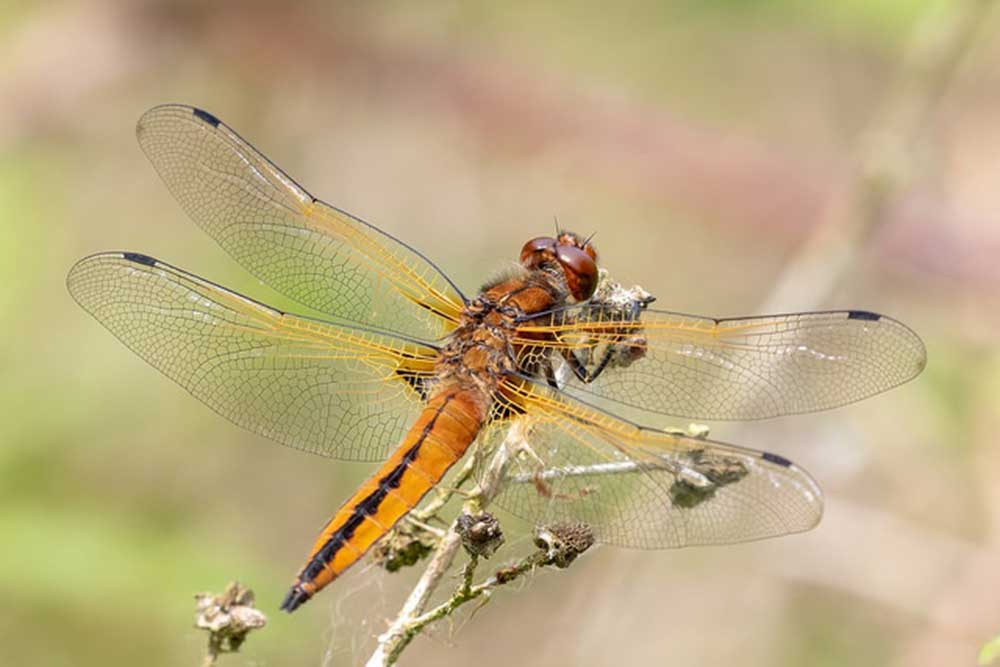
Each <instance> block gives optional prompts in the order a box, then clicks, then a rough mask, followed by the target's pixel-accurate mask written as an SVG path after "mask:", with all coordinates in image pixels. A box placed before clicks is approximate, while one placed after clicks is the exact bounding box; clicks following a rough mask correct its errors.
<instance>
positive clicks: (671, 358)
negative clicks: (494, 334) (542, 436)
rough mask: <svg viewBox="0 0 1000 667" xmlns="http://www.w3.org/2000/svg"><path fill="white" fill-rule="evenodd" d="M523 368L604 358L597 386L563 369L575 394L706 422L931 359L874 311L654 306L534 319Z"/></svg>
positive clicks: (858, 392) (909, 373) (527, 328)
mask: <svg viewBox="0 0 1000 667" xmlns="http://www.w3.org/2000/svg"><path fill="white" fill-rule="evenodd" d="M517 341H518V342H520V343H522V344H523V345H524V347H523V348H522V351H521V360H522V367H526V368H527V367H531V366H533V365H535V366H537V364H538V361H539V360H540V359H542V358H545V359H556V363H557V364H561V363H562V362H561V361H559V354H560V353H562V352H563V351H567V350H568V351H571V352H573V353H575V354H577V355H579V356H581V357H583V358H586V359H587V360H588V363H590V364H591V365H592V366H593V365H594V364H596V363H597V362H598V360H599V359H603V357H604V355H605V354H606V353H608V349H609V348H611V352H610V354H611V359H612V361H610V362H609V363H608V365H607V367H606V368H605V369H604V371H603V372H602V373H600V374H599V375H598V376H597V378H596V379H595V380H594V381H592V382H590V383H584V382H582V381H580V380H579V379H578V378H577V376H576V375H575V374H573V373H569V372H565V370H567V369H564V372H563V373H562V374H561V376H562V378H563V379H564V380H565V385H564V386H562V389H564V391H566V392H567V393H568V394H570V395H572V396H575V397H578V398H580V399H582V400H584V401H587V402H593V403H595V404H597V405H600V406H601V407H607V408H608V409H610V410H612V411H615V412H619V411H622V408H634V409H637V410H640V411H645V412H652V413H656V414H662V415H672V416H680V417H688V418H693V419H706V420H728V419H761V418H766V417H776V416H780V415H787V414H795V413H802V412H812V411H816V410H826V409H828V408H834V407H837V406H841V405H846V404H848V403H852V402H854V401H858V400H861V399H863V398H866V397H868V396H872V395H874V394H878V393H880V392H883V391H885V390H887V389H890V388H892V387H895V386H897V385H899V384H902V383H903V382H906V381H907V380H910V379H911V378H913V377H915V376H916V375H917V374H918V373H920V371H921V370H922V369H923V367H924V364H925V363H926V352H925V350H924V346H923V343H922V342H921V340H920V338H919V337H918V336H917V335H916V334H915V333H914V332H913V331H911V330H910V329H909V328H907V327H906V326H905V325H903V324H902V323H900V322H898V321H896V320H894V319H892V318H890V317H886V316H883V315H878V314H876V313H869V312H867V311H856V310H852V311H829V312H816V313H795V314H788V315H773V316H762V317H747V318H736V319H721V320H717V319H710V318H704V317H697V316H691V315H682V314H679V313H671V312H666V311H656V310H646V311H644V312H642V314H641V317H640V318H639V319H637V320H627V321H625V320H623V319H622V318H621V317H620V316H617V315H615V316H612V315H607V314H605V313H602V312H601V311H594V310H592V309H588V308H587V307H586V306H584V307H574V308H570V309H566V310H563V311H560V312H557V313H547V314H545V315H542V316H540V317H538V318H534V319H529V320H527V321H525V322H523V323H522V325H521V326H520V328H519V331H518V337H517Z"/></svg>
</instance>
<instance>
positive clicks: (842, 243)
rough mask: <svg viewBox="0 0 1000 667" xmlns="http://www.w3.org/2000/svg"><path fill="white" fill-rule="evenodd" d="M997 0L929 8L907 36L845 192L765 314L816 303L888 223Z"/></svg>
mask: <svg viewBox="0 0 1000 667" xmlns="http://www.w3.org/2000/svg"><path fill="white" fill-rule="evenodd" d="M995 4H996V3H995V1H994V0H964V1H963V0H956V1H955V2H949V3H944V4H943V5H942V6H940V7H939V8H936V9H935V10H932V11H929V12H928V14H927V15H926V16H925V17H924V18H923V19H922V20H921V21H920V22H919V23H918V25H917V26H916V28H915V29H914V32H913V35H912V36H911V37H910V40H909V43H908V45H907V47H906V51H905V53H904V55H903V60H902V63H901V66H900V69H899V74H898V75H897V77H896V80H895V82H894V83H893V85H892V86H891V87H890V89H889V90H888V92H887V95H886V98H885V100H884V102H883V103H882V106H881V108H879V109H877V110H876V111H875V113H874V114H873V116H872V119H871V121H870V122H869V125H868V128H867V129H866V131H865V133H864V135H863V138H862V140H861V142H860V145H859V146H858V148H857V150H856V151H855V156H854V160H853V162H852V167H851V172H850V173H849V174H848V175H847V178H846V185H845V187H844V188H843V190H842V191H840V192H838V193H835V194H834V195H833V198H832V201H831V203H830V205H829V207H828V208H827V210H826V213H825V215H824V217H823V220H822V221H821V222H820V224H819V225H818V226H817V227H816V229H815V231H814V232H813V234H812V236H811V237H810V238H808V239H807V240H806V241H805V242H804V243H803V244H802V246H801V247H800V249H799V251H798V252H797V253H796V255H795V256H794V257H793V258H792V259H791V261H789V262H788V265H787V266H786V267H785V269H784V271H783V272H782V275H781V276H780V277H779V279H778V281H777V284H776V285H775V286H774V288H773V289H772V290H771V293H770V296H769V297H768V298H767V299H766V300H765V301H764V304H763V307H762V308H761V310H762V311H763V312H784V311H788V310H805V309H809V308H816V307H818V306H819V305H820V304H821V303H822V302H823V300H824V299H825V298H826V297H827V296H828V295H829V294H830V292H831V291H832V290H833V289H834V286H835V285H836V283H837V281H838V280H839V279H840V278H841V277H842V276H844V275H845V274H846V272H847V271H848V270H849V269H850V268H851V267H852V266H853V265H854V263H855V262H856V261H857V259H858V257H859V256H860V255H861V254H862V253H863V251H864V247H865V246H866V244H867V242H868V241H869V239H870V238H871V237H872V235H873V234H874V233H875V231H876V230H877V229H878V227H879V226H880V225H881V224H882V223H883V222H885V220H886V218H887V216H886V212H887V209H888V207H889V206H890V205H891V204H892V203H893V201H894V200H895V199H896V197H897V196H899V195H900V194H902V192H903V191H905V189H906V188H907V186H908V185H909V183H910V181H911V179H912V176H913V172H912V165H913V162H914V155H913V149H914V147H915V146H916V144H917V143H918V142H919V141H920V140H921V138H922V137H923V136H924V134H925V130H926V129H927V125H928V121H929V120H930V119H931V117H932V115H933V114H934V112H935V111H936V110H937V109H938V107H939V106H940V103H941V100H942V98H943V97H944V94H945V93H946V92H947V90H948V85H949V83H950V82H951V80H952V79H953V77H954V74H955V72H956V71H957V69H958V67H959V65H960V63H961V62H962V57H963V56H964V55H965V54H966V53H967V52H968V50H969V48H970V47H971V46H972V44H973V43H974V42H975V38H976V36H977V33H978V31H979V30H980V28H982V27H983V26H984V25H985V24H986V20H987V18H988V14H989V12H990V10H991V9H992V8H993V6H994V5H995Z"/></svg>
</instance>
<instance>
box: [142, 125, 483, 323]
mask: <svg viewBox="0 0 1000 667" xmlns="http://www.w3.org/2000/svg"><path fill="white" fill-rule="evenodd" d="M136 134H137V136H138V138H139V143H140V145H141V146H142V149H143V151H145V153H146V155H147V156H148V157H149V159H150V161H151V162H152V163H153V166H154V167H155V168H156V170H157V171H158V172H159V174H160V176H161V177H162V178H163V180H164V181H165V182H166V184H167V187H168V188H169V189H170V192H171V193H173V195H174V197H176V199H177V201H178V202H180V204H181V206H182V207H183V208H184V210H185V211H186V212H187V213H188V215H190V216H191V218H192V219H193V220H194V221H195V222H196V223H197V224H198V225H199V226H200V227H201V228H202V229H204V230H205V231H206V232H207V233H208V234H209V235H210V236H211V237H212V238H214V239H215V240H216V241H217V242H218V243H219V244H220V245H221V246H222V247H223V248H224V249H225V250H226V251H227V252H229V253H230V254H231V255H232V256H233V257H234V258H235V259H236V261H238V262H239V263H240V264H242V265H243V266H244V267H245V268H246V269H247V270H248V271H250V272H251V273H252V274H254V275H255V276H257V277H258V278H259V279H260V280H262V281H264V282H265V283H267V284H268V285H270V286H271V287H273V288H274V289H275V290H277V291H279V292H281V293H283V294H285V295H286V296H288V297H289V298H292V299H294V300H296V301H298V302H299V303H302V304H304V305H306V306H308V307H310V308H313V309H315V310H318V311H320V312H322V313H327V314H330V315H334V316H337V317H343V318H345V319H349V320H353V321H357V322H364V323H368V324H371V325H374V326H378V327H380V328H383V329H389V330H393V331H399V332H401V333H404V334H407V335H412V336H415V337H418V338H424V339H428V340H435V339H438V338H440V337H441V336H443V335H445V334H447V333H448V332H449V331H451V330H452V329H453V328H454V321H455V320H456V319H457V317H458V314H459V312H460V311H461V309H462V305H463V303H464V299H463V297H462V295H461V293H460V292H459V290H458V289H457V288H456V287H455V286H454V285H453V284H452V283H451V282H450V281H449V280H448V278H447V277H446V276H445V275H444V274H443V273H441V272H440V271H439V270H438V269H437V268H436V267H435V266H434V265H433V264H432V263H431V262H430V261H429V260H428V259H427V258H425V257H424V256H423V255H421V254H420V253H419V252H417V251H416V250H414V249H412V248H410V247H409V246H407V245H405V244H404V243H402V242H400V241H398V240H397V239H395V238H393V237H391V236H389V235H388V234H386V233H384V232H382V231H381V230H379V229H378V228H376V227H374V226H372V225H369V224H368V223H366V222H364V221H362V220H360V219H358V218H355V217H353V216H351V215H350V214H348V213H345V212H344V211H341V210H339V209H336V208H334V207H333V206H330V205H328V204H325V203H323V202H322V201H319V200H317V199H316V198H314V197H313V196H312V195H310V194H309V193H308V192H306V191H305V190H304V189H303V188H301V187H300V186H299V185H298V184H297V183H296V182H295V181H294V180H293V179H292V178H291V177H290V176H288V175H287V174H285V173H284V172H283V171H282V170H281V169H279V168H278V167H277V166H276V165H275V164H274V163H272V162H271V161H270V160H268V159H267V158H266V157H265V156H264V155H262V154H261V153H260V152H258V151H257V150H256V149H255V148H254V147H253V146H251V145H250V144H249V143H247V142H246V141H244V140H243V139H242V138H241V137H240V136H239V135H238V134H237V133H236V132H235V131H233V130H232V129H231V128H230V127H228V126H227V125H226V124H225V123H222V122H220V121H219V120H218V119H217V118H215V117H214V116H212V115H211V114H209V113H207V112H205V111H202V110H200V109H194V108H192V107H187V106H179V105H167V106H160V107H155V108H153V109H150V110H149V111H148V112H146V113H145V114H144V115H143V117H142V118H141V119H140V120H139V124H138V127H137V128H136Z"/></svg>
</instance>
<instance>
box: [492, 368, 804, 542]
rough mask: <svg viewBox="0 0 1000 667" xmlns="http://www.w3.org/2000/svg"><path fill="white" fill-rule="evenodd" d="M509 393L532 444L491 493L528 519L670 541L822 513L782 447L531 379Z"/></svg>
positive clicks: (618, 537)
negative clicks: (650, 417) (574, 398)
mask: <svg viewBox="0 0 1000 667" xmlns="http://www.w3.org/2000/svg"><path fill="white" fill-rule="evenodd" d="M508 393H509V395H510V396H512V401H513V402H514V403H517V404H518V405H519V406H520V408H521V409H523V410H525V413H524V415H522V416H520V417H517V418H516V419H519V420H521V424H520V425H519V427H520V428H521V429H522V432H523V433H524V444H525V445H527V447H528V448H529V450H528V451H527V452H526V451H521V452H520V453H517V454H513V458H512V462H511V465H510V467H509V468H508V481H507V484H506V486H505V487H504V491H503V492H502V494H501V495H500V496H499V497H498V499H497V502H498V504H500V505H501V506H502V507H504V508H506V509H508V510H509V511H511V512H512V513H514V514H516V515H518V516H520V517H522V518H524V519H527V520H529V521H534V522H536V523H537V524H540V525H551V524H554V523H559V522H565V521H582V522H585V523H586V524H588V525H590V526H591V528H592V529H593V530H594V533H595V537H596V538H597V539H598V540H599V541H601V542H604V543H607V544H614V545H618V546H625V547H635V548H673V547H683V546H688V545H698V544H727V543H734V542H745V541H749V540H757V539H763V538H767V537H776V536H779V535H786V534H789V533H797V532H801V531H805V530H809V529H810V528H812V527H813V526H815V525H816V524H817V523H818V522H819V520H820V517H821V516H822V512H823V500H822V493H821V491H820V489H819V487H818V486H817V484H816V483H815V482H814V481H813V479H812V478H811V477H810V476H809V475H808V473H806V472H805V471H804V470H802V469H801V468H799V467H798V466H796V465H794V464H793V463H791V462H790V461H788V460H787V459H785V458H783V457H781V456H778V455H775V454H767V453H763V452H757V451H754V450H750V449H743V448H739V447H735V446H733V445H727V444H725V443H721V442H715V441H710V440H702V439H698V438H692V437H688V436H683V435H672V434H669V433H666V432H658V431H652V430H647V429H642V428H639V427H636V426H634V425H631V424H629V423H626V422H623V421H621V420H619V419H617V418H615V417H613V416H611V415H608V414H605V413H602V412H600V411H597V410H593V409H591V408H589V407H587V406H584V405H581V404H577V403H576V402H570V401H567V400H566V399H565V397H564V396H560V395H559V394H557V393H556V392H553V391H551V390H549V389H547V388H544V387H540V386H538V385H534V384H531V383H523V384H522V385H521V386H520V387H519V388H516V389H512V390H508ZM511 423H513V422H511ZM508 444H509V443H508Z"/></svg>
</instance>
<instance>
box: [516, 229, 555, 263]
mask: <svg viewBox="0 0 1000 667" xmlns="http://www.w3.org/2000/svg"><path fill="white" fill-rule="evenodd" d="M555 249H556V240H555V239H554V238H551V237H548V236H539V237H538V238H536V239H531V240H530V241H528V242H527V243H525V244H524V247H523V248H521V263H522V264H524V265H525V266H529V264H530V263H533V262H531V260H532V258H533V257H535V256H537V255H538V254H540V253H544V252H554V251H555Z"/></svg>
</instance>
